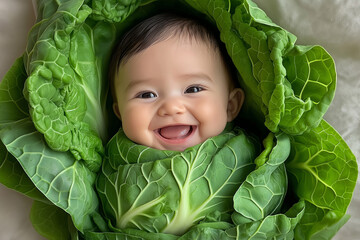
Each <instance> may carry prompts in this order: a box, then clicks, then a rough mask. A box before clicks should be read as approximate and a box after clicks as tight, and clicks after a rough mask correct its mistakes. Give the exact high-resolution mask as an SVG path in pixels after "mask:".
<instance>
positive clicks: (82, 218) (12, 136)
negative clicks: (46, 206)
mask: <svg viewBox="0 0 360 240" xmlns="http://www.w3.org/2000/svg"><path fill="white" fill-rule="evenodd" d="M21 60H22V59H21V58H20V59H18V60H17V61H16V62H15V64H14V66H13V67H12V69H11V70H10V71H9V73H8V74H7V75H6V76H5V78H4V79H3V81H2V82H1V85H0V106H13V108H12V110H9V111H8V114H7V115H6V116H5V115H2V116H0V122H1V125H0V127H1V130H0V138H1V141H2V143H3V145H4V146H5V147H6V150H7V151H8V152H9V153H10V154H11V155H12V156H13V157H12V156H10V154H8V153H7V151H1V154H2V155H1V161H2V163H3V165H2V168H1V169H6V170H9V169H10V168H11V167H14V168H13V169H14V172H8V171H7V174H6V175H5V176H4V178H6V180H4V182H5V183H6V184H8V185H11V186H13V187H15V188H17V189H18V190H20V191H22V192H25V193H28V194H29V195H30V196H31V197H35V198H36V199H38V200H42V201H45V200H43V199H42V198H41V196H42V195H45V196H46V198H47V199H49V200H50V201H51V202H52V203H54V204H55V205H56V206H58V207H60V208H62V209H63V210H65V211H66V212H68V213H69V214H71V216H72V217H73V220H74V224H75V225H76V227H77V228H78V229H79V230H80V231H82V230H83V229H93V228H94V226H93V223H92V221H91V214H93V212H94V211H95V210H96V209H97V206H98V200H97V196H96V193H95V191H94V189H93V183H94V181H95V174H94V173H92V172H91V171H90V170H89V169H88V168H87V167H86V166H85V165H84V163H83V162H82V161H77V160H76V159H75V158H74V157H73V156H72V155H71V154H70V153H68V152H57V151H54V150H52V149H51V148H49V147H48V145H47V144H46V142H45V140H44V138H43V135H42V134H40V133H39V132H38V131H37V130H36V129H35V127H34V123H33V122H32V120H31V119H30V117H29V115H28V114H27V112H26V107H27V105H26V103H25V104H23V103H24V101H23V100H24V96H23V95H22V94H21V93H22V91H20V90H19V89H20V88H21V86H24V81H25V74H24V71H23V69H24V67H23V64H22V61H21ZM17 72H18V74H16V73H17ZM19 103H21V104H22V105H20V104H19ZM15 159H16V160H17V161H18V163H16V162H15ZM19 163H20V165H21V167H20V165H19ZM21 169H23V171H24V172H23V171H21ZM25 173H26V174H25ZM26 175H27V176H28V178H30V180H31V181H30V180H28V179H27V177H26ZM15 176H19V177H20V179H15V178H14V177H15ZM16 181H18V182H19V184H20V185H19V186H16V185H15V184H16V183H17V182H16ZM31 182H32V183H33V184H31ZM34 185H35V186H36V188H37V189H38V190H39V191H40V192H41V193H42V194H40V193H38V190H35V189H34V187H33V186H34ZM27 191H29V192H27Z"/></svg>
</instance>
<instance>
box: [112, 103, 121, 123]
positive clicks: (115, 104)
mask: <svg viewBox="0 0 360 240" xmlns="http://www.w3.org/2000/svg"><path fill="white" fill-rule="evenodd" d="M113 111H114V113H115V115H116V116H117V117H118V118H119V119H120V121H121V114H120V110H119V105H118V104H117V102H114V103H113Z"/></svg>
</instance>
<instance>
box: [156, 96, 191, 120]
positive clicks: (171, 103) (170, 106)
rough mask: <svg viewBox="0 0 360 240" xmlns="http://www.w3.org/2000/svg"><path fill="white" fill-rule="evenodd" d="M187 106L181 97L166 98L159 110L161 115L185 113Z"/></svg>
mask: <svg viewBox="0 0 360 240" xmlns="http://www.w3.org/2000/svg"><path fill="white" fill-rule="evenodd" d="M184 112H185V106H184V104H183V103H182V102H181V101H180V100H179V99H166V100H165V101H164V102H163V103H162V105H161V106H160V108H159V110H158V114H159V116H171V115H176V114H183V113H184Z"/></svg>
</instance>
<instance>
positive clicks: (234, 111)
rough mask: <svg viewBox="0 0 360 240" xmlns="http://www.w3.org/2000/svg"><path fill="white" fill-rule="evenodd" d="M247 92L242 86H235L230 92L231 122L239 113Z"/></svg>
mask: <svg viewBox="0 0 360 240" xmlns="http://www.w3.org/2000/svg"><path fill="white" fill-rule="evenodd" d="M244 99H245V93H244V91H243V90H242V89H241V88H234V89H233V90H232V91H231V92H230V94H229V101H228V106H227V121H228V122H231V121H232V120H234V119H235V118H236V116H237V115H238V114H239V112H240V109H241V107H242V105H243V103H244Z"/></svg>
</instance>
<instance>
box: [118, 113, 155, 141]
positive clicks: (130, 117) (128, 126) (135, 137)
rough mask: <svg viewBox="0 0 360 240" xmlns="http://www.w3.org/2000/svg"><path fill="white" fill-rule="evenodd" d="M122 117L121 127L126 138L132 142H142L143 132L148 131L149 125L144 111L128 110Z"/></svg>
mask: <svg viewBox="0 0 360 240" xmlns="http://www.w3.org/2000/svg"><path fill="white" fill-rule="evenodd" d="M123 116H124V117H123V121H122V123H123V124H122V127H123V130H124V132H125V134H126V136H127V137H128V138H130V139H131V140H132V141H134V142H138V143H140V142H142V138H143V136H144V135H145V133H144V131H145V130H146V129H148V124H149V122H148V120H147V117H148V116H147V114H146V111H144V110H142V111H140V110H138V109H137V108H129V109H126V111H124V115H123Z"/></svg>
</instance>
